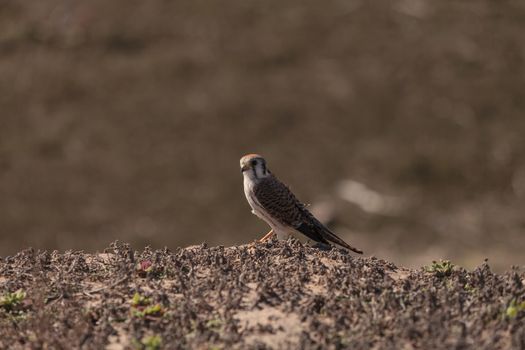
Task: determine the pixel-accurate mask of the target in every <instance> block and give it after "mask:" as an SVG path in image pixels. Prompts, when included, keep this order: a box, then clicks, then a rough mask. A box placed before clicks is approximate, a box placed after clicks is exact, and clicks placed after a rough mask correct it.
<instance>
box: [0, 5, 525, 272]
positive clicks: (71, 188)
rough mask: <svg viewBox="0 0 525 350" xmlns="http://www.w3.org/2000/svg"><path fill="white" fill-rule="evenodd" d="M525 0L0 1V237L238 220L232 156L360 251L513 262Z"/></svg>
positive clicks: (94, 234)
mask: <svg viewBox="0 0 525 350" xmlns="http://www.w3.org/2000/svg"><path fill="white" fill-rule="evenodd" d="M524 38H525V3H524V2H523V1H492V0H480V1H457V0H446V1H445V0H440V1H437V0H434V1H430V0H394V1H392V0H384V1H360V0H348V1H346V0H345V1H342V0H330V1H304V0H300V1H299V0H292V1H286V2H283V1H274V0H270V1H245V0H242V1H229V2H218V1H209V0H207V1H201V0H191V1H189V0H188V1H164V0H150V1H138V0H119V1H117V0H113V1H105V0H104V1H103V0H90V1H74V0H41V1H14V0H13V1H1V2H0V82H1V84H0V113H1V114H0V234H1V236H0V254H1V255H7V254H13V253H15V252H16V251H18V250H20V249H22V248H25V247H27V246H33V247H35V248H42V249H43V248H47V249H61V250H64V249H82V250H85V251H94V250H100V249H102V248H104V247H106V246H107V245H108V243H109V242H111V241H113V240H115V239H119V240H124V241H128V242H131V243H132V244H133V245H134V246H135V247H136V248H142V247H143V246H144V245H148V244H149V245H151V246H153V247H162V246H168V247H170V248H175V247H177V246H185V245H191V244H199V243H201V242H203V241H207V242H208V243H209V244H211V245H218V244H223V245H232V244H241V243H246V242H250V241H252V240H253V239H255V238H257V237H259V236H260V235H261V234H263V233H265V232H266V225H265V224H264V223H262V222H260V221H259V220H258V219H257V218H256V217H254V216H253V215H251V214H250V210H249V207H248V204H247V203H246V202H245V199H244V194H243V191H242V181H241V175H240V173H239V166H238V160H239V158H240V156H242V155H243V154H244V153H249V152H257V153H261V154H263V155H264V156H265V157H266V158H267V159H268V162H269V165H270V168H271V169H272V170H273V172H274V173H276V174H277V175H278V176H279V177H280V178H281V179H282V180H284V181H285V182H287V183H288V184H290V185H291V187H292V189H293V190H294V191H295V192H296V193H297V194H298V196H299V197H300V198H301V199H302V200H303V201H305V202H309V203H312V207H313V210H314V211H316V212H317V213H318V214H319V215H320V216H322V217H323V218H324V219H326V220H328V221H329V222H330V224H331V225H332V226H331V227H333V228H334V230H336V232H338V233H339V234H340V235H341V236H342V237H344V238H345V239H347V240H348V241H349V242H351V243H352V244H354V245H356V246H358V247H361V248H362V249H364V250H365V252H366V253H367V254H369V255H375V256H378V257H381V258H386V259H390V260H392V261H394V262H396V263H398V264H404V265H408V266H417V265H420V264H427V263H429V262H430V261H431V260H432V259H439V258H449V259H452V260H453V261H454V262H456V263H458V264H461V265H463V266H466V267H473V266H476V265H479V264H480V263H481V262H482V261H483V258H485V257H488V258H489V261H490V262H491V265H493V266H495V267H496V269H507V268H508V267H509V266H510V265H511V264H517V265H520V264H524V263H525V254H523V252H524V249H525V240H524V238H525V236H524V235H525V232H524V231H525V217H524V212H525V159H524V156H525V138H524V133H525V116H524V111H525V69H524V68H525V62H524V60H525V39H524Z"/></svg>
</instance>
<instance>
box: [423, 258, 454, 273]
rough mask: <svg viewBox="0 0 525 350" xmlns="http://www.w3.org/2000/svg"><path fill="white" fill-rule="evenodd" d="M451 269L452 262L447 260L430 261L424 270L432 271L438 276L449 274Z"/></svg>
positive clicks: (452, 267)
mask: <svg viewBox="0 0 525 350" xmlns="http://www.w3.org/2000/svg"><path fill="white" fill-rule="evenodd" d="M453 270H454V264H452V263H451V262H450V261H448V260H439V262H438V261H432V265H430V266H426V267H425V271H427V272H432V273H434V274H435V275H436V276H438V277H443V276H449V275H450V274H451V273H452V271H453Z"/></svg>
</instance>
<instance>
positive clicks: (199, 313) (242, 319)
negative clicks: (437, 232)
mask: <svg viewBox="0 0 525 350" xmlns="http://www.w3.org/2000/svg"><path fill="white" fill-rule="evenodd" d="M524 283H525V273H524V272H523V271H519V270H517V269H513V270H512V271H509V272H507V273H505V274H502V275H498V274H494V273H492V272H491V270H490V268H489V266H488V265H487V264H486V263H484V264H482V265H481V266H479V267H478V268H477V269H475V270H474V271H466V270H465V269H462V268H460V267H456V266H454V265H452V264H450V263H449V262H444V261H440V262H434V263H432V264H431V265H429V266H427V267H426V268H420V269H418V270H409V269H403V268H399V267H396V266H395V265H393V264H391V263H388V262H386V261H384V260H380V259H376V258H356V257H354V256H351V255H350V254H348V253H347V252H346V251H343V250H341V249H336V248H334V249H332V250H319V249H317V248H313V247H309V246H306V245H303V244H302V243H300V242H299V241H296V240H293V239H291V240H288V241H280V242H275V241H274V242H268V243H265V244H254V245H245V246H239V247H229V248H224V247H207V246H205V245H201V246H194V247H189V248H185V249H177V250H175V251H173V252H171V251H169V250H166V249H165V250H156V251H153V250H150V249H148V248H147V249H145V250H144V251H143V252H136V251H133V250H132V249H130V247H129V245H127V244H122V243H118V242H117V243H114V244H112V245H111V247H110V248H108V249H106V250H105V252H104V253H101V254H85V253H82V252H66V253H63V254H62V253H58V252H52V253H50V252H45V251H44V252H36V251H34V250H32V249H28V250H25V251H23V252H20V253H18V254H17V255H15V256H13V257H7V258H3V259H2V260H1V261H0V295H1V299H0V347H1V348H10V349H22V348H23V349H41V348H44V349H46V348H48V349H70V348H82V349H101V348H104V347H105V348H106V349H113V350H115V349H123V348H137V349H160V348H168V349H189V348H192V349H252V348H253V349H264V348H275V349H279V348H299V347H300V348H305V349H318V348H326V349H345V348H346V349H372V348H373V349H417V348H420V349H523V348H525V286H524Z"/></svg>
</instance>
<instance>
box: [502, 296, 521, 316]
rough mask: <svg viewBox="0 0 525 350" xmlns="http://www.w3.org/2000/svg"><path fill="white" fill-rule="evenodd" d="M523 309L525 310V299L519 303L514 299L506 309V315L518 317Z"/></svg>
mask: <svg viewBox="0 0 525 350" xmlns="http://www.w3.org/2000/svg"><path fill="white" fill-rule="evenodd" d="M521 311H525V301H522V302H521V303H518V302H517V301H516V299H512V300H511V301H510V303H509V305H508V306H507V309H506V310H505V316H506V317H507V318H516V316H518V313H519V312H521Z"/></svg>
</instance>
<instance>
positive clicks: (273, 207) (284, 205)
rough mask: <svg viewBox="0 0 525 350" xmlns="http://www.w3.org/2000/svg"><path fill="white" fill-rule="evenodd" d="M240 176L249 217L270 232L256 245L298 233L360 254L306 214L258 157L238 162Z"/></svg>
mask: <svg viewBox="0 0 525 350" xmlns="http://www.w3.org/2000/svg"><path fill="white" fill-rule="evenodd" d="M240 166H241V173H242V175H243V184H244V194H245V196H246V199H247V200H248V204H249V205H250V207H251V208H252V213H253V214H254V215H256V216H258V217H259V218H260V219H262V220H263V221H265V222H266V223H267V224H268V225H269V226H270V228H271V229H270V232H268V233H267V234H266V235H264V236H263V237H262V238H261V239H259V242H264V241H266V240H268V239H270V238H271V237H273V236H274V235H276V236H277V238H279V239H285V238H287V237H288V236H289V235H291V234H295V233H300V234H303V235H304V236H306V237H307V238H309V239H311V240H313V241H315V242H318V243H322V244H325V245H329V244H330V242H332V243H335V244H337V245H339V246H341V247H344V248H346V249H348V250H351V251H353V252H355V253H358V254H363V252H362V251H361V250H360V249H357V248H355V247H352V246H351V245H349V244H348V243H346V242H345V241H343V240H342V239H341V238H339V237H338V236H337V235H336V234H335V233H333V232H332V231H331V230H329V229H328V228H327V227H326V226H325V225H323V224H322V223H321V222H320V221H319V220H318V219H316V218H315V216H314V215H313V214H312V213H310V211H308V209H307V207H306V205H305V204H303V203H302V202H300V201H299V200H298V199H297V197H296V196H295V195H294V194H293V193H292V191H291V190H290V189H289V188H288V186H287V185H285V184H284V183H283V182H281V181H280V180H279V179H278V178H277V177H276V176H275V175H273V174H272V172H271V171H270V170H269V169H268V166H267V165H266V160H265V159H264V158H263V157H262V156H261V155H259V154H254V153H250V154H247V155H245V156H243V157H242V158H241V160H240Z"/></svg>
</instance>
